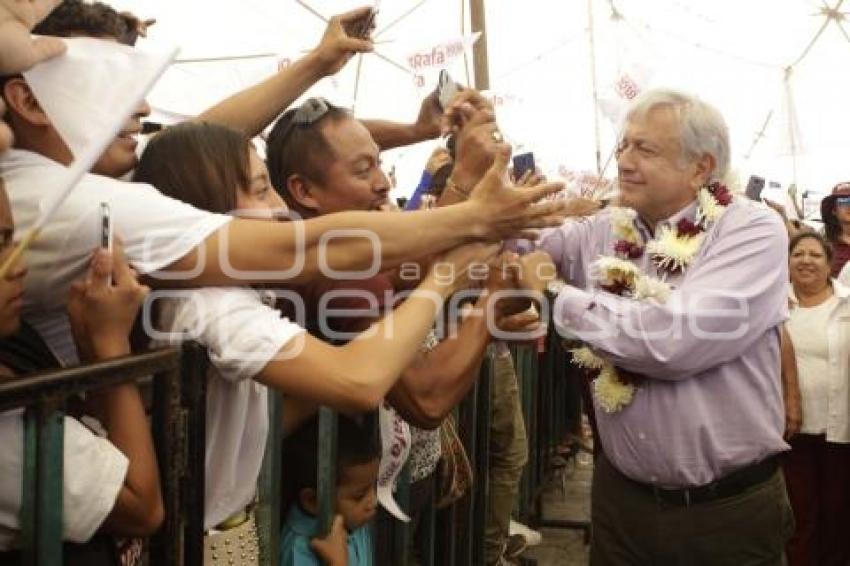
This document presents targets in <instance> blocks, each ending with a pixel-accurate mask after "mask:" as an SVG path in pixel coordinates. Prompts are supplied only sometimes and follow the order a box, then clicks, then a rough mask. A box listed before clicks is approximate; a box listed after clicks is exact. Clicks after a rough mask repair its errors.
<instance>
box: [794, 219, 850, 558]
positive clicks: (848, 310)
mask: <svg viewBox="0 0 850 566" xmlns="http://www.w3.org/2000/svg"><path fill="white" fill-rule="evenodd" d="M789 253H790V257H789V271H790V275H791V284H792V289H791V296H790V300H789V303H790V306H791V318H790V320H789V321H788V323H787V329H788V333H789V335H790V337H791V342H792V344H793V347H794V353H795V358H796V362H797V373H798V387H799V393H798V394H799V398H800V400H801V406H802V423H801V425H800V432H799V434H797V435H795V436H793V437H792V438H791V439H790V444H791V451H790V452H789V453H787V454H786V457H785V459H784V463H783V469H784V472H785V478H786V482H787V484H788V493H789V496H790V498H791V505H792V507H793V508H794V516H795V519H796V523H797V528H796V532H795V533H794V536H793V537H792V538H791V540H790V542H789V543H788V548H787V555H788V563H789V566H802V565H819V566H826V565H831V564H836V565H839V564H840V565H846V564H847V563H848V560H850V537H848V536H847V532H846V525H847V521H848V520H849V519H850V410H848V407H849V406H850V387H848V383H850V364H848V362H850V289H848V288H847V287H845V286H843V285H842V284H841V283H839V282H837V281H835V280H831V279H830V277H829V273H830V263H831V260H832V249H831V248H830V246H829V244H828V243H827V241H826V240H825V239H824V238H823V236H821V235H820V234H817V233H814V232H802V233H799V234H797V235H796V236H795V237H794V238H792V239H791V243H790V247H789ZM791 393H792V395H793V394H794V393H795V392H791Z"/></svg>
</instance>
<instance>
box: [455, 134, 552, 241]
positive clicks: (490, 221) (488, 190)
mask: <svg viewBox="0 0 850 566" xmlns="http://www.w3.org/2000/svg"><path fill="white" fill-rule="evenodd" d="M509 157H510V147H508V146H506V145H504V144H499V146H498V148H497V150H496V155H495V160H494V162H493V165H492V166H491V167H490V169H489V171H487V173H486V174H485V175H484V177H483V178H482V179H481V181H480V182H479V183H478V184H477V185H476V186H475V188H474V189H473V190H472V193H471V194H470V199H469V202H470V203H471V204H474V205H475V207H476V208H477V209H478V211H479V212H480V213H481V218H483V219H484V221H485V224H486V230H487V234H485V235H484V237H485V238H487V239H496V240H506V239H510V238H513V237H527V238H529V239H534V238H536V234H534V233H533V232H532V230H533V229H536V228H546V227H550V226H560V225H561V223H562V222H563V221H564V218H566V211H565V205H564V203H563V202H559V201H554V202H546V203H542V204H535V203H537V202H538V201H539V200H541V199H543V198H544V197H547V196H549V195H553V194H555V193H557V192H559V191H561V190H563V188H564V185H563V184H562V183H551V182H550V183H544V184H542V185H538V186H537V187H533V188H522V189H518V188H516V187H514V186H512V185H511V184H510V183H509V182H508V180H507V171H508V159H509Z"/></svg>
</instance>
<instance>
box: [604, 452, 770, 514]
mask: <svg viewBox="0 0 850 566" xmlns="http://www.w3.org/2000/svg"><path fill="white" fill-rule="evenodd" d="M777 469H779V461H778V459H777V458H776V456H770V457H769V458H767V459H765V460H762V461H761V462H759V463H757V464H752V465H750V466H747V467H745V468H741V469H740V470H735V471H734V472H732V473H731V474H728V475H726V476H724V477H722V478H720V479H719V480H716V481H713V482H711V483H709V484H706V485H701V486H699V487H687V488H682V489H664V488H663V487H658V486H656V485H651V484H646V483H642V482H639V481H636V480H633V479H631V478H628V477H626V476H623V477H624V478H626V479H627V480H628V481H629V482H631V483H632V484H634V485H636V486H638V487H640V488H641V489H643V490H644V491H646V492H648V493H650V494H651V495H652V496H653V497H655V500H656V501H658V502H659V503H665V504H667V505H672V506H676V507H690V506H691V505H697V504H699V503H707V502H709V501H717V500H718V499H725V498H727V497H733V496H735V495H739V494H741V493H743V492H744V491H746V490H747V489H749V488H751V487H753V486H755V485H758V484H760V483H763V482H766V481H767V480H768V479H770V478H771V477H773V474H775V473H776V470H777ZM618 473H619V472H618ZM620 475H623V474H620Z"/></svg>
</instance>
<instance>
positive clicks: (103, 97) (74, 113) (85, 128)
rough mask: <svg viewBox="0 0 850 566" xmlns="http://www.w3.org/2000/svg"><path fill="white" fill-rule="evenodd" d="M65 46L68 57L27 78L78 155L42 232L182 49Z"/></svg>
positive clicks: (89, 43)
mask: <svg viewBox="0 0 850 566" xmlns="http://www.w3.org/2000/svg"><path fill="white" fill-rule="evenodd" d="M65 41H66V42H67V44H68V51H67V52H66V53H65V54H64V55H62V56H60V57H57V58H56V59H52V60H50V61H46V62H44V63H41V64H39V65H37V66H35V67H34V68H32V69H30V70H29V71H27V72H25V73H24V78H25V79H26V81H27V83H28V84H29V85H30V88H31V89H32V91H33V94H34V95H35V97H36V99H37V100H38V102H39V104H40V105H41V107H42V108H43V109H44V111H45V112H46V113H47V115H48V116H49V117H50V120H51V122H52V124H53V126H54V127H55V128H56V130H57V131H58V132H59V135H60V136H62V139H63V140H65V143H66V144H67V145H68V148H69V149H70V150H71V153H72V154H73V155H74V162H73V163H72V164H71V165H70V167H69V168H68V176H67V177H66V178H65V180H64V181H63V186H62V187H57V188H56V190H55V191H53V192H52V193H51V196H50V197H49V198H48V199H46V200H45V202H43V203H42V205H41V216H40V217H39V219H38V220H37V221H36V223H35V226H34V228H35V229H36V230H38V229H40V228H41V227H42V226H44V224H45V223H46V222H47V221H48V220H49V218H50V217H51V216H52V214H53V212H54V211H55V210H56V209H57V208H58V207H59V205H60V204H61V203H62V202H63V201H64V200H65V198H66V197H67V196H68V194H70V192H71V190H72V189H73V188H74V186H75V185H76V184H77V182H78V181H79V180H80V179H81V178H82V176H83V175H84V174H85V173H86V172H88V171H89V170H90V169H91V168H92V166H93V165H94V164H95V163H96V162H97V160H98V158H100V156H101V155H102V154H103V152H104V151H105V150H106V148H107V147H108V146H109V144H110V143H112V141H113V140H114V139H115V136H117V135H118V133H119V132H120V131H121V129H122V127H123V126H124V123H125V122H126V121H127V120H128V118H129V117H130V116H131V115H132V114H133V112H134V111H135V110H136V109H137V108H138V107H139V105H140V104H141V102H142V100H144V98H145V96H146V95H147V93H148V91H149V90H150V89H151V88H152V87H153V85H154V84H155V83H156V81H157V80H158V79H159V77H160V76H161V75H162V73H163V72H164V71H165V69H166V68H167V67H168V65H169V64H170V63H171V62H172V61H173V60H174V58H175V57H176V55H177V49H176V48H175V49H172V50H170V51H167V52H156V53H152V52H147V51H144V50H141V49H136V48H132V47H128V46H126V45H122V44H119V43H116V42H114V41H105V40H100V39H91V38H70V39H66V40H65Z"/></svg>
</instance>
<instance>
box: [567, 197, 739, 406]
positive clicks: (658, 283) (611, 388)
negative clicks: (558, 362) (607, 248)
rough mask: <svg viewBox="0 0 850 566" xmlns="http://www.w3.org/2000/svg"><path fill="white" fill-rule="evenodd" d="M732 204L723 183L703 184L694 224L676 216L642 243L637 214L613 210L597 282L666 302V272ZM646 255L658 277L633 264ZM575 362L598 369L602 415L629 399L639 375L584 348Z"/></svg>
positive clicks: (683, 263) (682, 266) (688, 257)
mask: <svg viewBox="0 0 850 566" xmlns="http://www.w3.org/2000/svg"><path fill="white" fill-rule="evenodd" d="M731 202H732V193H730V192H729V189H727V188H726V186H725V185H722V184H721V183H718V182H715V183H712V184H710V185H708V186H704V187H701V188H700V190H699V191H698V192H697V211H696V218H695V221H694V222H691V221H690V220H688V219H687V218H683V219H681V220H679V222H678V223H677V224H676V226H674V227H669V226H665V227H663V228H661V229H660V230H659V232H658V235H657V237H656V238H655V239H654V240H652V241H650V242H648V243H646V244H644V242H643V238H642V236H641V234H640V232H639V231H638V229H637V228H636V227H635V218H636V217H637V213H636V212H635V211H634V210H632V209H630V208H621V207H617V208H612V209H611V230H612V232H613V235H614V239H615V241H614V255H612V256H600V257H599V258H598V259H597V260H596V261H595V262H594V263H593V265H592V266H591V268H592V270H593V273H594V275H595V276H596V278H597V280H598V281H599V286H600V287H601V288H602V289H604V290H605V291H608V292H609V293H614V294H615V295H619V296H621V297H626V298H630V299H634V300H638V301H656V302H658V303H662V304H663V303H665V302H666V301H667V299H668V297H669V296H670V291H671V289H670V285H669V284H667V282H666V281H665V279H666V275H667V274H673V273H683V272H684V271H685V270H686V269H687V268H688V266H689V265H690V264H691V262H692V261H693V260H694V258H695V257H696V255H697V253H698V252H699V250H700V248H701V247H702V244H703V242H704V241H705V235H706V233H707V232H708V230H709V228H711V226H712V225H713V224H714V223H715V222H717V220H718V219H719V218H720V217H721V216H722V215H723V213H724V212H725V211H726V207H727V206H729V204H730V203H731ZM645 253H648V254H649V255H650V257H651V259H652V262H653V263H654V264H655V266H656V267H657V268H658V270H660V271H661V272H662V274H663V275H662V277H661V279H659V278H656V277H652V276H650V275H647V274H645V273H642V272H641V270H640V269H639V268H638V267H637V266H636V265H635V264H634V263H632V261H631V260H634V259H639V258H641V257H643V255H644V254H645ZM571 353H572V354H573V364H575V365H577V366H579V367H581V368H585V369H588V370H594V371H596V372H598V374H597V376H596V378H595V379H594V380H593V394H594V396H595V397H596V400H597V402H598V403H599V406H600V407H601V408H602V409H603V410H604V411H605V412H606V413H616V412H618V411H620V410H622V409H623V408H624V407H625V406H626V405H628V404H629V403H631V402H632V399H633V398H634V394H635V386H636V383H637V381H638V380H639V379H640V378H639V377H637V376H632V375H629V374H627V373H626V372H620V371H618V370H617V368H616V367H615V366H614V365H613V364H611V363H610V362H608V361H606V360H604V359H603V358H601V357H599V356H597V355H596V354H595V353H594V352H593V350H591V349H590V348H589V347H588V346H584V347H581V348H578V349H575V350H571Z"/></svg>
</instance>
